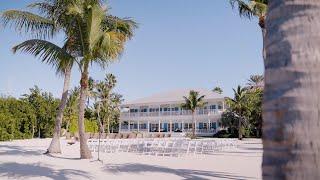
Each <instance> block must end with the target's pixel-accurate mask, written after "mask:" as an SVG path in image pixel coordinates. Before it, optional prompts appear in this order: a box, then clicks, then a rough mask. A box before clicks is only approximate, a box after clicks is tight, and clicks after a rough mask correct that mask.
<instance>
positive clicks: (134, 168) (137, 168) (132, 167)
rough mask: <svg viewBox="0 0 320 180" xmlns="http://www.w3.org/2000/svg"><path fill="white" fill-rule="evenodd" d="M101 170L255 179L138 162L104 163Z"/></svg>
mask: <svg viewBox="0 0 320 180" xmlns="http://www.w3.org/2000/svg"><path fill="white" fill-rule="evenodd" d="M103 170H105V171H109V172H111V173H115V174H117V173H143V172H160V173H167V174H174V175H177V176H179V177H181V178H183V179H184V180H195V179H198V180H207V179H212V178H219V179H237V180H244V179H256V178H254V177H246V176H238V175H235V174H232V173H227V172H213V171H200V170H191V169H171V168H167V167H162V166H153V165H146V164H139V163H132V164H124V165H121V164H113V165H106V166H105V167H104V168H103Z"/></svg>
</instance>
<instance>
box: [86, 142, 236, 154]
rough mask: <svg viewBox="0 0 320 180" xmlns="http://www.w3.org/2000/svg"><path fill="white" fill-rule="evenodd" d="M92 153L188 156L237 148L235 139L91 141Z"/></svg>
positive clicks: (89, 143)
mask: <svg viewBox="0 0 320 180" xmlns="http://www.w3.org/2000/svg"><path fill="white" fill-rule="evenodd" d="M88 145H89V148H90V150H91V151H93V152H97V151H98V150H100V152H106V153H117V152H131V153H138V154H143V155H156V156H182V155H188V154H212V153H215V152H219V151H222V150H228V149H232V148H236V147H237V141H236V140H233V139H210V140H206V139H204V140H191V139H188V138H163V139H159V138H154V139H152V138H150V139H147V138H146V139H100V145H99V140H98V139H89V140H88Z"/></svg>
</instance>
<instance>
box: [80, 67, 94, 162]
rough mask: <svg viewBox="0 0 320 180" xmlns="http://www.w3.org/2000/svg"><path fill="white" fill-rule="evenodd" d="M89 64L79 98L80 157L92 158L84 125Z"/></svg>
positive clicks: (84, 73)
mask: <svg viewBox="0 0 320 180" xmlns="http://www.w3.org/2000/svg"><path fill="white" fill-rule="evenodd" d="M88 74H89V73H88V66H86V67H84V72H83V73H82V74H81V82H80V84H81V88H80V100H79V120H78V128H79V138H80V158H81V159H90V158H92V155H91V151H90V150H89V147H88V145H87V138H86V136H85V127H84V111H85V106H86V98H87V97H86V96H87V91H88Z"/></svg>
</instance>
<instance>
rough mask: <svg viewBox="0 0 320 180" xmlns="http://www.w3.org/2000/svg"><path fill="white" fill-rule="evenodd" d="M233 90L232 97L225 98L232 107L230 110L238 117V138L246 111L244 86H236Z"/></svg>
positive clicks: (240, 135) (240, 137) (240, 134)
mask: <svg viewBox="0 0 320 180" xmlns="http://www.w3.org/2000/svg"><path fill="white" fill-rule="evenodd" d="M233 92H234V98H233V99H231V98H227V99H226V100H227V104H228V106H229V107H230V108H231V109H232V112H233V113H234V114H235V116H236V117H238V138H239V140H241V139H242V132H241V129H242V124H243V123H244V121H245V117H244V116H245V111H246V101H245V100H246V99H245V98H246V96H245V92H246V89H245V88H241V86H238V87H237V89H233Z"/></svg>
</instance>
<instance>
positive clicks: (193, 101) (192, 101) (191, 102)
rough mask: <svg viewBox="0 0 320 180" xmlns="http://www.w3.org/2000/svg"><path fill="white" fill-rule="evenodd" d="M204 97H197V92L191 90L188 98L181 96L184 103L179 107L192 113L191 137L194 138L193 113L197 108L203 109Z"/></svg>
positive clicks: (194, 123)
mask: <svg viewBox="0 0 320 180" xmlns="http://www.w3.org/2000/svg"><path fill="white" fill-rule="evenodd" d="M204 97H205V96H204V95H202V96H201V95H199V92H197V91H194V90H191V91H190V92H189V95H188V97H187V96H183V98H184V101H185V102H184V103H182V104H181V107H182V108H183V109H186V110H190V111H191V112H192V121H193V123H192V137H195V136H196V124H197V122H196V119H195V117H194V116H195V112H196V110H197V109H198V108H201V107H204V106H205V105H206V102H204V100H203V99H204Z"/></svg>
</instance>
